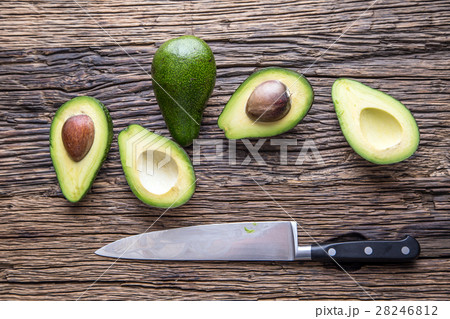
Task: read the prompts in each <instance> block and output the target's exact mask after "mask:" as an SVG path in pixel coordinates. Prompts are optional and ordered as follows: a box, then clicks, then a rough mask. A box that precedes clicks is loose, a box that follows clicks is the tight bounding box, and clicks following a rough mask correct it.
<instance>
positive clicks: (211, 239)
mask: <svg viewBox="0 0 450 319" xmlns="http://www.w3.org/2000/svg"><path fill="white" fill-rule="evenodd" d="M95 253H96V254H97V255H100V256H105V257H113V258H124V259H139V260H242V261H263V260H270V261H293V260H318V261H332V260H334V261H336V262H363V263H365V262H405V261H411V260H413V259H415V258H417V256H418V255H419V253H420V246H419V243H418V242H417V241H416V240H415V239H414V238H413V237H411V236H406V237H405V238H404V239H402V240H359V241H349V242H336V243H326V244H323V245H316V244H315V245H310V246H298V240H297V225H296V223H295V222H286V221H280V222H258V223H231V224H213V225H202V226H192V227H184V228H175V229H169V230H161V231H154V232H148V233H143V234H140V235H135V236H130V237H126V238H123V239H120V240H117V241H115V242H113V243H111V244H108V245H106V246H104V247H103V248H100V249H99V250H97V251H96V252H95Z"/></svg>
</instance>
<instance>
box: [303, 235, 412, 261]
mask: <svg viewBox="0 0 450 319" xmlns="http://www.w3.org/2000/svg"><path fill="white" fill-rule="evenodd" d="M419 253H420V245H419V243H418V242H417V240H416V239H415V238H413V237H411V236H407V237H406V238H404V239H402V240H359V241H348V242H341V243H331V244H323V245H320V246H319V245H312V246H311V259H312V260H318V261H333V260H334V261H337V262H362V263H366V262H367V263H373V262H405V261H411V260H414V259H416V258H417V256H419ZM331 257H332V258H331Z"/></svg>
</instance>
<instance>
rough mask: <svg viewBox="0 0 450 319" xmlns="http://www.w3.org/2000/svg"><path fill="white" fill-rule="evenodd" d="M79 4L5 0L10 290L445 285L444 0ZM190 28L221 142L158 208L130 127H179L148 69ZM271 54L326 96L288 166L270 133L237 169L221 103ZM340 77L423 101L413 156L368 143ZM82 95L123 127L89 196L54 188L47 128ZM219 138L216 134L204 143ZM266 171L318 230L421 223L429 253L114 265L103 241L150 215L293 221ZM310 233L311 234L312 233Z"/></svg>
mask: <svg viewBox="0 0 450 319" xmlns="http://www.w3.org/2000/svg"><path fill="white" fill-rule="evenodd" d="M78 4H79V5H81V7H82V8H83V9H81V8H80V7H79V6H78ZM78 4H77V1H75V0H59V1H1V3H0V30H1V31H0V90H1V95H0V143H1V148H0V158H1V159H0V299H28V300H30V299H39V300H42V299H45V300H61V299H65V300H73V299H78V298H80V297H81V298H80V299H81V300H88V299H113V300H122V299H136V300H137V299H139V300H154V299H184V300H198V299H202V300H203V299H227V300H229V299H245V300H255V299H260V300H261V299H292V300H298V299H300V300H306V299H364V300H367V299H370V298H373V299H375V300H386V299H448V298H449V293H450V216H449V212H450V204H449V199H450V198H449V190H450V187H449V186H450V185H449V176H450V163H449V160H450V157H449V150H450V137H449V135H450V108H449V103H450V96H449V80H450V74H449V67H450V63H449V59H450V51H449V31H450V3H449V2H448V0H443V1H410V0H398V1H397V0H392V1H381V0H380V1H375V3H374V2H373V1H356V0H347V1H325V0H308V1H292V0H289V1H265V2H263V1H217V2H216V1H189V2H188V1H170V2H168V1H162V0H161V1H151V2H150V1H147V2H144V1H137V0H135V1H123V0H108V1H89V3H87V1H84V0H83V1H81V0H79V1H78ZM366 10H367V11H366ZM343 32H345V34H343V35H342V33H343ZM184 34H194V35H196V36H199V37H201V38H203V39H204V40H206V41H207V42H208V44H209V45H210V46H211V48H212V50H213V52H214V54H215V57H216V61H217V73H218V76H217V83H216V87H215V90H214V93H213V95H212V97H211V99H210V100H209V103H208V107H207V108H206V111H205V117H204V120H203V123H202V128H201V132H200V139H201V140H207V139H219V140H220V141H222V142H223V145H224V153H225V154H224V157H223V158H220V157H216V158H209V159H205V158H201V163H200V164H199V165H195V171H196V174H197V177H198V186H197V191H196V193H195V194H194V196H193V198H192V199H191V200H190V201H189V202H188V203H187V204H186V205H184V206H182V207H180V208H176V209H172V210H169V211H167V212H166V213H165V214H164V215H163V216H162V217H161V218H159V217H160V215H161V214H162V213H163V212H164V211H163V210H161V209H155V208H151V207H148V206H146V205H145V204H143V203H141V202H140V201H139V200H138V199H136V197H135V196H134V195H133V194H132V192H131V191H130V189H129V187H128V185H127V182H126V180H125V177H124V175H123V172H122V168H121V164H120V160H119V152H118V147H117V134H118V132H120V131H121V130H122V129H124V128H125V127H127V126H128V125H129V124H132V123H139V124H141V125H143V126H145V127H146V128H149V129H151V130H154V131H156V132H158V133H161V134H163V135H166V136H169V135H168V132H167V129H166V126H165V124H164V121H163V120H162V117H161V114H160V111H159V109H158V106H157V103H156V101H155V97H154V94H153V90H152V85H151V81H150V77H149V75H148V74H146V72H149V71H150V66H151V61H152V57H153V55H154V53H155V51H156V49H157V48H158V47H159V46H160V45H161V44H162V43H163V42H164V41H166V40H168V39H170V38H173V37H176V36H180V35H184ZM314 62H315V63H314ZM313 63H314V65H312V66H311V64H313ZM141 66H142V67H141ZM268 66H280V67H286V68H291V69H294V70H297V71H299V72H304V74H305V76H306V77H307V78H308V79H309V81H310V82H311V84H312V86H313V88H314V91H315V102H314V104H313V106H312V109H311V110H310V112H309V114H308V115H307V116H306V117H305V119H304V120H303V121H302V122H301V123H300V124H299V125H298V126H296V127H295V128H294V129H292V130H291V131H289V132H288V133H285V134H283V135H281V136H279V137H277V138H282V139H297V141H298V145H297V146H289V148H288V162H287V164H283V163H281V162H280V159H279V154H280V152H279V147H278V146H273V145H270V142H269V140H267V141H266V142H265V143H264V145H263V146H262V147H261V150H260V152H259V153H260V155H261V157H262V159H263V160H264V161H265V164H257V163H256V162H255V160H254V159H253V158H251V159H252V160H251V162H250V163H249V164H248V165H240V164H241V163H242V162H243V161H244V159H245V158H246V157H247V155H249V152H248V150H247V148H246V146H245V145H244V144H243V142H242V141H238V142H237V146H236V148H237V164H235V165H230V164H229V163H228V160H227V156H228V154H229V149H228V145H229V144H228V140H226V139H225V137H224V135H223V132H222V131H221V130H220V129H219V128H218V127H217V117H218V115H219V114H220V112H221V111H222V109H223V107H224V105H225V104H226V102H227V101H228V99H229V97H230V95H231V94H232V93H233V92H234V90H235V89H236V88H237V87H238V86H239V84H240V83H241V82H242V81H243V80H245V79H246V77H247V76H249V75H250V74H251V73H252V72H254V71H255V70H257V69H259V68H262V67H268ZM310 66H311V67H310ZM338 77H350V78H353V79H356V80H359V81H362V82H364V83H366V84H368V85H370V86H372V87H374V88H377V89H381V90H383V91H385V92H388V93H389V94H391V95H392V96H394V97H395V98H397V99H399V100H400V101H402V102H403V103H404V104H405V105H406V106H407V107H408V108H409V109H410V110H411V111H412V113H413V114H414V116H415V118H416V120H417V123H418V125H419V128H420V133H421V141H420V146H419V149H418V151H417V152H416V153H415V155H414V156H413V157H411V158H410V159H408V160H406V161H404V162H402V163H398V164H394V165H388V166H378V165H374V164H371V163H369V162H367V161H365V160H363V159H362V158H360V157H359V156H358V155H356V154H355V152H354V151H353V150H352V149H351V148H350V147H349V146H348V144H347V143H346V141H345V139H344V137H343V135H342V133H341V131H340V128H339V125H338V121H337V118H336V115H335V112H334V108H333V104H332V101H331V95H330V91H331V85H332V83H333V81H334V80H335V79H336V78H338ZM78 95H90V96H94V97H96V98H98V99H99V100H101V101H102V102H103V103H104V104H105V105H106V106H107V107H108V108H109V110H110V112H111V116H112V118H113V122H114V140H113V144H112V148H111V152H110V153H109V156H108V158H107V160H106V162H105V164H104V165H103V168H102V169H101V171H100V173H99V175H98V177H97V179H96V181H95V183H94V185H93V188H92V190H91V191H90V193H89V194H88V195H87V196H86V197H85V199H84V200H82V201H81V202H80V203H78V204H71V203H69V202H68V201H66V200H65V199H64V197H63V196H62V194H61V191H60V189H59V186H58V184H57V180H56V176H55V172H54V170H53V167H52V162H51V159H50V154H49V142H48V139H49V128H50V123H51V120H52V118H53V115H54V113H55V111H56V110H57V108H58V107H59V106H60V105H61V104H62V103H64V102H65V101H67V100H69V99H70V98H73V97H75V96H78ZM308 139H309V140H312V141H313V142H314V144H315V145H316V146H317V148H318V150H319V151H320V155H321V156H322V159H323V162H320V161H317V159H315V158H314V157H313V156H309V157H308V158H306V159H305V161H304V163H303V164H302V165H295V161H296V158H297V157H298V155H299V153H300V150H301V148H302V146H303V143H304V141H305V140H308ZM251 142H252V143H255V142H256V140H251ZM186 150H187V152H188V153H189V155H191V156H192V155H193V152H192V151H193V150H192V147H188V148H187V149H186ZM208 152H210V153H212V152H214V149H213V146H208V147H205V148H204V149H203V153H202V154H206V153H208ZM253 179H255V180H256V181H257V182H258V183H260V184H261V186H262V187H263V188H264V189H265V190H266V191H267V192H268V193H269V194H271V196H273V198H274V199H275V200H276V201H277V202H278V203H279V204H280V205H281V206H282V207H283V208H284V209H285V210H286V211H287V212H288V213H289V214H290V215H291V216H292V217H293V218H294V219H295V220H296V221H298V222H299V223H300V224H301V225H302V226H303V227H304V229H305V230H306V231H307V232H308V233H309V234H310V235H311V236H312V237H313V238H315V239H316V240H318V241H325V240H329V239H331V238H334V237H336V236H341V235H347V234H350V233H354V232H356V233H360V234H362V235H364V236H366V237H367V238H371V239H376V238H381V239H383V238H401V237H402V236H403V235H405V234H410V235H413V236H416V238H417V239H418V240H419V241H420V243H421V245H422V254H421V256H420V258H419V259H418V260H417V261H416V262H414V263H410V264H403V265H398V264H397V265H393V264H391V265H363V266H357V265H351V266H349V267H348V268H347V269H348V274H346V273H345V272H343V271H342V270H340V269H339V268H338V267H336V266H334V265H322V264H320V263H315V262H311V263H300V262H152V263H147V262H130V261H118V262H116V263H114V264H113V265H112V263H113V262H114V260H112V259H108V258H102V257H99V256H97V255H95V254H94V251H95V250H96V249H98V248H99V247H101V246H103V245H104V244H107V243H110V242H111V241H114V240H117V239H119V238H122V237H124V236H128V235H133V234H138V233H141V232H144V231H145V230H146V229H147V228H148V227H149V226H150V225H152V223H155V224H154V225H153V226H152V227H151V230H162V229H168V228H173V227H183V226H191V225H198V224H208V223H221V222H241V221H270V220H290V217H289V216H288V215H287V214H286V212H284V211H283V210H282V209H281V208H280V207H279V206H278V205H277V204H276V203H275V202H274V201H273V200H272V199H271V198H270V197H269V196H267V194H266V193H265V192H264V191H263V190H262V189H261V188H260V187H259V186H258V185H257V184H256V183H255V181H254V180H253ZM158 218H159V219H158ZM157 219H158V220H157ZM155 221H156V222H155ZM299 236H300V240H301V241H302V242H303V243H305V244H309V243H311V242H312V240H311V239H310V238H309V237H308V236H307V235H306V233H305V232H300V234H299ZM110 266H111V267H110ZM109 267H110V268H109ZM101 275H102V276H101ZM100 276H101V277H100ZM99 277H100V278H99ZM96 280H97V281H96ZM94 281H96V282H95V283H94ZM88 288H89V289H88ZM87 289H88V290H87Z"/></svg>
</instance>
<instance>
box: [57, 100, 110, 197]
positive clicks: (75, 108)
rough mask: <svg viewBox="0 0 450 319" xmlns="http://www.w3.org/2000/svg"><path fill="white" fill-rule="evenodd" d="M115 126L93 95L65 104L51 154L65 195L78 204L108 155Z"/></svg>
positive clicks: (58, 120) (59, 114) (61, 111)
mask: <svg viewBox="0 0 450 319" xmlns="http://www.w3.org/2000/svg"><path fill="white" fill-rule="evenodd" d="M112 137H113V124H112V120H111V117H110V115H109V112H108V110H107V108H106V107H105V106H104V105H103V104H102V103H101V102H100V101H98V100H96V99H94V98H92V97H89V96H79V97H76V98H73V99H72V100H70V101H68V102H66V103H64V104H63V105H62V106H61V107H60V108H59V109H58V111H57V112H56V114H55V117H54V118H53V121H52V125H51V128H50V155H51V157H52V161H53V166H54V167H55V172H56V176H57V178H58V182H59V185H60V187H61V191H62V193H63V195H64V196H65V197H66V198H67V200H69V201H71V202H78V201H79V200H81V199H82V198H83V197H84V195H85V194H86V193H87V192H88V190H89V189H90V188H91V186H92V183H93V182H94V179H95V177H96V176H97V173H98V171H99V170H100V167H101V166H102V163H103V162H104V160H105V159H106V156H107V155H108V152H109V148H110V146H111V141H112Z"/></svg>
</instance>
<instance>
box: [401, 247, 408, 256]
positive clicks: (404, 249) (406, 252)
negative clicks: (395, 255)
mask: <svg viewBox="0 0 450 319" xmlns="http://www.w3.org/2000/svg"><path fill="white" fill-rule="evenodd" d="M402 254H403V255H408V254H409V247H406V246H403V247H402Z"/></svg>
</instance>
